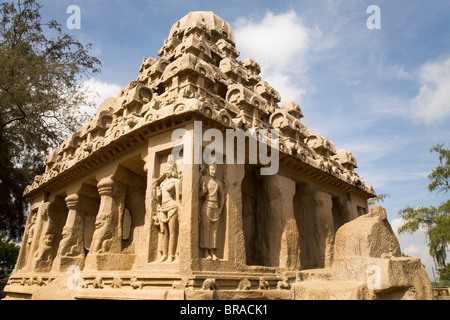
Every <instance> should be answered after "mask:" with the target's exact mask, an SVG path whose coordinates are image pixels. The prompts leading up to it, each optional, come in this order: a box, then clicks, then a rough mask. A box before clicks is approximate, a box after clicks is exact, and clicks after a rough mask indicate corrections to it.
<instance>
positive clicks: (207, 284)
mask: <svg viewBox="0 0 450 320" xmlns="http://www.w3.org/2000/svg"><path fill="white" fill-rule="evenodd" d="M202 290H217V283H216V279H212V278H210V279H206V280H205V281H204V282H203V285H202Z"/></svg>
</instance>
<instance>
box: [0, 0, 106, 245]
mask: <svg viewBox="0 0 450 320" xmlns="http://www.w3.org/2000/svg"><path fill="white" fill-rule="evenodd" d="M41 7H42V6H41V5H40V4H38V3H37V1H36V0H25V1H18V2H11V3H9V2H3V3H1V4H0V234H5V235H7V236H8V237H9V238H12V239H19V238H20V236H21V234H22V232H23V225H24V223H25V218H24V217H25V212H26V210H27V203H26V202H25V201H24V200H23V199H22V194H23V191H24V189H25V187H26V186H27V185H29V184H31V183H32V182H33V178H34V176H36V175H39V174H41V173H42V172H43V162H44V160H45V156H46V155H47V154H48V153H49V151H50V150H51V149H55V148H56V147H58V146H59V145H60V144H61V143H62V141H63V139H64V138H65V137H67V136H69V135H70V134H71V133H73V132H75V131H77V130H78V129H79V128H81V125H82V124H83V123H84V122H85V121H86V120H87V115H86V114H85V113H83V112H81V111H80V109H79V106H80V105H89V101H87V98H86V97H87V96H86V94H85V92H84V91H83V90H81V85H80V82H81V79H82V78H83V77H85V76H89V75H91V74H95V73H97V72H99V69H98V66H99V65H100V61H99V60H98V59H96V58H94V57H91V56H89V54H88V51H89V49H90V44H88V45H86V46H83V45H82V44H81V43H80V42H78V41H77V40H76V39H74V38H73V37H72V36H70V35H67V34H65V33H64V32H63V31H62V27H61V25H60V24H58V23H57V22H56V21H53V20H52V21H50V22H48V23H42V21H41V15H40V12H39V11H40V9H41ZM49 35H52V37H48V36H49Z"/></svg>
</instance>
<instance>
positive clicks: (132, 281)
mask: <svg viewBox="0 0 450 320" xmlns="http://www.w3.org/2000/svg"><path fill="white" fill-rule="evenodd" d="M130 286H131V287H132V288H133V289H142V288H143V287H144V283H143V282H142V281H138V280H137V278H136V277H132V278H131V279H130Z"/></svg>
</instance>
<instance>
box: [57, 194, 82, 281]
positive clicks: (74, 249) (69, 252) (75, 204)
mask: <svg viewBox="0 0 450 320" xmlns="http://www.w3.org/2000/svg"><path fill="white" fill-rule="evenodd" d="M79 198H80V196H79V195H78V194H73V195H70V196H68V197H66V199H65V201H66V205H67V209H68V210H69V212H68V215H67V220H66V224H65V226H64V228H63V231H62V240H61V242H60V244H59V249H58V253H57V255H56V258H55V261H54V263H53V271H61V272H63V271H66V270H67V268H68V267H70V266H77V267H79V268H80V269H82V268H83V266H84V258H85V254H84V215H85V214H84V211H82V210H80V208H79Z"/></svg>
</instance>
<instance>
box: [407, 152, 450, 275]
mask: <svg viewBox="0 0 450 320" xmlns="http://www.w3.org/2000/svg"><path fill="white" fill-rule="evenodd" d="M431 151H432V152H438V153H439V161H440V165H439V166H438V167H437V168H436V169H435V170H433V171H432V173H431V174H430V175H429V176H428V177H429V179H430V180H431V183H430V185H429V190H430V191H438V192H448V191H449V190H450V188H449V182H450V180H449V179H450V147H449V148H445V147H444V146H443V145H442V144H439V145H436V146H435V147H433V148H432V149H431ZM399 214H400V216H401V217H402V218H403V220H404V221H405V223H404V224H403V225H402V226H401V227H400V228H399V230H398V231H399V233H405V232H410V233H414V232H416V231H418V230H419V229H424V230H426V234H427V239H428V248H429V252H430V255H431V256H432V257H433V259H434V261H435V263H436V264H437V265H438V266H445V263H446V259H447V248H448V247H449V245H450V200H448V201H446V202H444V203H442V204H441V205H440V206H439V207H435V206H430V207H427V208H422V207H418V208H411V207H409V206H408V207H406V208H405V209H402V210H400V212H399Z"/></svg>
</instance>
